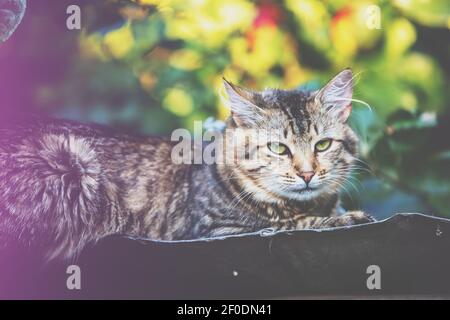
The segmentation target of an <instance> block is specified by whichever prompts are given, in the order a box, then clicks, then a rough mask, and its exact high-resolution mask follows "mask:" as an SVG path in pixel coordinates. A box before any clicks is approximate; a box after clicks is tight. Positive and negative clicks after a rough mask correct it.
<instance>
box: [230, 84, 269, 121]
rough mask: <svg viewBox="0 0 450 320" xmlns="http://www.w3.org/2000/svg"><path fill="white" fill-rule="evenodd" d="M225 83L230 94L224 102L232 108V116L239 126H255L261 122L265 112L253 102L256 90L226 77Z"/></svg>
mask: <svg viewBox="0 0 450 320" xmlns="http://www.w3.org/2000/svg"><path fill="white" fill-rule="evenodd" d="M223 85H224V87H225V92H226V93H227V95H228V98H224V101H223V102H224V104H225V105H226V106H228V107H229V108H230V110H231V116H232V118H233V120H234V122H235V123H236V124H237V125H238V126H240V127H254V126H256V125H257V124H258V123H259V122H261V120H262V119H263V116H264V113H265V112H264V110H263V109H261V108H260V107H258V106H257V105H255V104H254V103H253V102H252V100H253V97H254V95H255V93H254V92H251V91H249V90H247V89H244V88H242V87H239V86H236V85H234V84H232V83H231V82H229V81H227V80H226V79H225V78H223Z"/></svg>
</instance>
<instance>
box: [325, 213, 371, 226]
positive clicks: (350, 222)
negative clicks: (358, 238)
mask: <svg viewBox="0 0 450 320" xmlns="http://www.w3.org/2000/svg"><path fill="white" fill-rule="evenodd" d="M375 221H376V220H375V219H374V218H373V217H372V216H371V215H369V214H367V213H364V212H362V211H350V212H347V213H345V214H343V215H342V216H338V217H336V218H335V219H334V221H333V222H332V223H333V224H334V225H333V227H341V226H354V225H357V224H363V223H370V222H375Z"/></svg>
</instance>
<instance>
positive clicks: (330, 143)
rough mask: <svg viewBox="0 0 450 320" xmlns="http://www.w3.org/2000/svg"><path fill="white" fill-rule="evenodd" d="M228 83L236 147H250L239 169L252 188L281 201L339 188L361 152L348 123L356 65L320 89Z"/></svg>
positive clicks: (308, 197)
mask: <svg viewBox="0 0 450 320" xmlns="http://www.w3.org/2000/svg"><path fill="white" fill-rule="evenodd" d="M224 86H225V89H226V92H227V95H228V99H227V104H228V105H229V107H230V109H231V117H230V119H229V121H228V125H227V129H229V130H227V131H232V132H234V133H233V134H234V135H235V136H236V137H237V138H238V139H236V140H234V141H237V142H235V145H234V146H233V148H236V147H237V148H238V149H239V148H241V149H245V151H244V154H245V157H241V158H240V159H239V161H238V162H237V163H236V164H235V165H234V166H233V174H234V176H235V177H236V178H238V179H239V180H240V181H241V182H242V183H243V187H244V189H245V191H246V192H247V193H251V194H252V195H253V196H254V197H255V198H256V199H258V200H260V201H265V202H278V201H280V200H289V199H291V200H298V201H307V200H312V199H317V198H320V197H321V196H327V195H332V194H336V193H338V192H339V190H340V189H341V187H342V185H343V184H344V183H345V181H346V179H347V178H348V176H349V174H350V172H351V169H352V166H353V162H354V160H355V156H356V153H357V138H356V136H355V134H354V133H353V131H352V130H351V128H350V127H349V125H348V124H347V120H348V117H349V116H350V112H351V108H352V107H351V101H352V100H351V99H352V91H353V74H352V71H351V70H350V69H346V70H344V71H342V72H341V73H339V74H338V75H337V76H335V77H334V78H333V79H332V80H331V81H330V82H329V83H328V84H327V85H325V86H324V87H323V88H322V89H320V90H318V91H300V90H291V91H288V90H276V89H266V90H264V91H262V92H255V91H251V90H248V89H244V88H242V87H238V86H235V85H233V84H231V83H230V82H228V81H226V80H224ZM244 136H245V139H243V138H242V137H244ZM239 138H240V139H239ZM236 144H237V145H236ZM230 147H231V144H229V146H228V147H226V148H230Z"/></svg>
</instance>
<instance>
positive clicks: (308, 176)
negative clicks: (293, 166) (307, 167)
mask: <svg viewBox="0 0 450 320" xmlns="http://www.w3.org/2000/svg"><path fill="white" fill-rule="evenodd" d="M315 174H316V173H315V172H314V171H303V172H300V173H299V174H298V176H299V177H300V178H302V179H303V180H304V181H305V182H306V184H308V183H309V182H310V181H311V179H312V178H313V177H314V175H315Z"/></svg>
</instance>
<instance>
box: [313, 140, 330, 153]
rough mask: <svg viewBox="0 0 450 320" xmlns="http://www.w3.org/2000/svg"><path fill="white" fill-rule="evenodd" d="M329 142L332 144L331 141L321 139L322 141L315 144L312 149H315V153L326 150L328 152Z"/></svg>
mask: <svg viewBox="0 0 450 320" xmlns="http://www.w3.org/2000/svg"><path fill="white" fill-rule="evenodd" d="M331 142H332V140H331V139H323V140H320V141H319V142H317V143H316V146H315V147H314V149H315V150H316V151H317V152H323V151H326V150H328V148H329V147H330V146H331Z"/></svg>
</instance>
